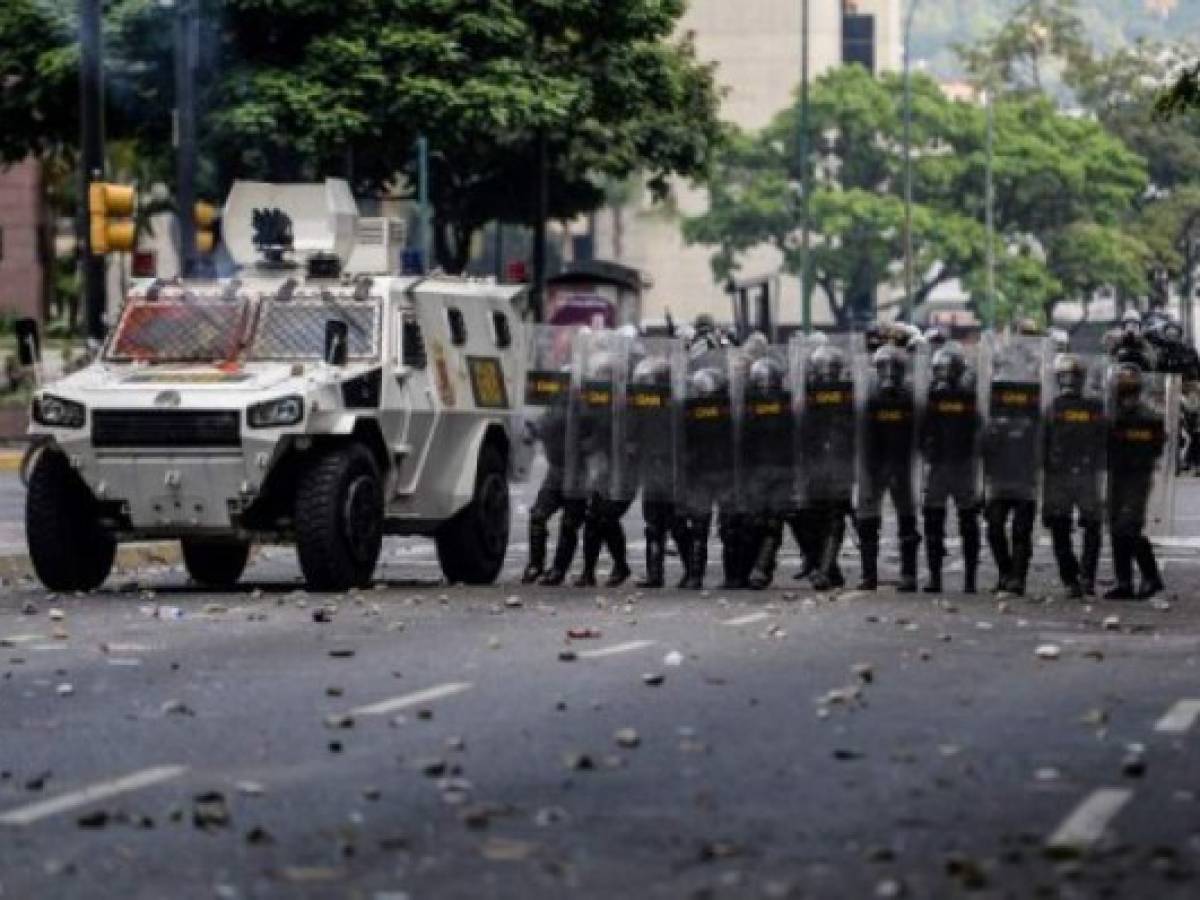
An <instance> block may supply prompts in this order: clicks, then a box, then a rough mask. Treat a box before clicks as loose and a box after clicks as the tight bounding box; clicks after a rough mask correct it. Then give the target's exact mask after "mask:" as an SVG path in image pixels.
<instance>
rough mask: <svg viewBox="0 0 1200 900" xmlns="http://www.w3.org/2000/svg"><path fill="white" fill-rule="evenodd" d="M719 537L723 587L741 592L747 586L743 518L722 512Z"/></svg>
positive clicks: (718, 526) (719, 516) (718, 519)
mask: <svg viewBox="0 0 1200 900" xmlns="http://www.w3.org/2000/svg"><path fill="white" fill-rule="evenodd" d="M717 535H718V536H719V537H720V539H721V568H722V571H723V574H724V581H723V582H722V583H721V587H722V588H723V589H724V590H727V591H737V590H741V589H742V588H744V587H745V586H746V577H745V561H744V560H745V555H746V523H745V521H744V518H743V517H742V516H739V515H736V514H734V513H729V512H721V513H719V515H718V517H717Z"/></svg>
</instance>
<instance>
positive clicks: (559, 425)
mask: <svg viewBox="0 0 1200 900" xmlns="http://www.w3.org/2000/svg"><path fill="white" fill-rule="evenodd" d="M567 414H568V409H567V400H566V395H565V393H564V394H563V395H562V396H561V397H560V398H559V399H558V400H556V401H554V402H553V403H551V404H550V405H549V406H548V407H547V408H546V409H545V411H544V412H543V413H542V415H541V418H540V419H539V420H538V422H537V424H536V425H534V426H532V431H533V437H535V438H536V440H538V441H540V443H541V445H542V451H543V453H544V454H545V456H546V464H547V468H546V474H545V476H544V477H543V479H542V483H541V486H540V487H539V488H538V492H537V498H536V499H535V500H534V502H533V506H532V507H531V508H530V510H529V564H528V565H526V566H525V571H524V573H523V574H522V576H521V581H522V582H523V583H525V584H532V583H533V582H535V581H537V580H538V579H539V578H543V576H546V578H545V580H544V581H543V583H544V584H562V582H563V581H564V580H565V579H566V575H567V570H568V569H569V568H570V567H571V561H572V560H573V559H574V558H575V548H576V546H577V543H578V540H579V527H580V525H581V524H582V511H581V509H580V507H579V504H577V503H574V502H570V501H568V500H567V498H566V497H565V495H564V492H563V486H564V485H563V478H564V475H563V471H564V466H565V461H566V432H567ZM560 510H562V511H563V516H562V520H561V522H560V524H559V536H558V546H557V547H556V549H555V554H554V566H553V570H552V573H553V574H547V573H546V571H545V570H546V546H547V544H548V542H549V537H550V528H549V523H550V519H551V518H553V516H554V514H555V513H557V512H559V511H560Z"/></svg>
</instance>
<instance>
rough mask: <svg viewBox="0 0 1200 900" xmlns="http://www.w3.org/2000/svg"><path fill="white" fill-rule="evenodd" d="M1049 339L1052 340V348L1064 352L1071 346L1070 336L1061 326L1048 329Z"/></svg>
mask: <svg viewBox="0 0 1200 900" xmlns="http://www.w3.org/2000/svg"><path fill="white" fill-rule="evenodd" d="M1050 340H1052V341H1054V349H1055V350H1057V351H1058V352H1059V353H1066V352H1067V350H1068V349H1069V348H1070V346H1071V336H1070V335H1069V334H1067V332H1066V331H1064V330H1063V329H1061V328H1051V329H1050Z"/></svg>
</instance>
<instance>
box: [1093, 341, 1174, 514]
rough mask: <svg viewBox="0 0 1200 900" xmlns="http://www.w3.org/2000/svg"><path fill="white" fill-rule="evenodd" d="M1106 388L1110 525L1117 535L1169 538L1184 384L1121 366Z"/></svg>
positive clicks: (1111, 373) (1114, 367)
mask: <svg viewBox="0 0 1200 900" xmlns="http://www.w3.org/2000/svg"><path fill="white" fill-rule="evenodd" d="M1108 387H1109V390H1108V404H1109V421H1110V428H1109V435H1110V439H1109V444H1108V450H1109V461H1108V463H1109V464H1108V472H1109V478H1108V494H1109V506H1110V512H1109V520H1110V525H1111V527H1112V529H1113V531H1114V533H1115V532H1117V531H1118V530H1125V531H1131V530H1140V531H1142V532H1144V533H1145V534H1146V535H1147V536H1151V537H1168V536H1170V535H1172V534H1173V532H1174V530H1175V475H1176V466H1175V459H1176V456H1177V454H1178V441H1179V408H1180V394H1181V392H1182V384H1181V379H1180V377H1179V376H1178V375H1165V374H1161V373H1152V372H1141V371H1138V370H1137V367H1135V366H1129V365H1123V364H1121V363H1117V364H1114V365H1112V366H1110V368H1109V374H1108Z"/></svg>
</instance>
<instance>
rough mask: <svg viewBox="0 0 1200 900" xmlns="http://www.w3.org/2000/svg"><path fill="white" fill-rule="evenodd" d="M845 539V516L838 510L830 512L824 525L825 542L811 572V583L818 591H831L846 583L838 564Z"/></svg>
mask: <svg viewBox="0 0 1200 900" xmlns="http://www.w3.org/2000/svg"><path fill="white" fill-rule="evenodd" d="M845 539H846V517H845V515H843V514H842V513H841V512H840V511H839V512H837V513H831V514H830V515H829V518H828V520H827V523H826V526H825V542H824V545H823V546H822V548H821V559H820V566H819V567H818V568H817V571H816V572H814V573H813V577H812V585H813V587H814V588H816V589H817V590H818V591H832V590H835V589H837V588H840V587H842V586H843V585H844V584H845V583H846V579H845V577H844V576H843V575H842V570H841V567H840V566H838V555H839V554H840V553H841V552H842V542H843V541H845Z"/></svg>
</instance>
